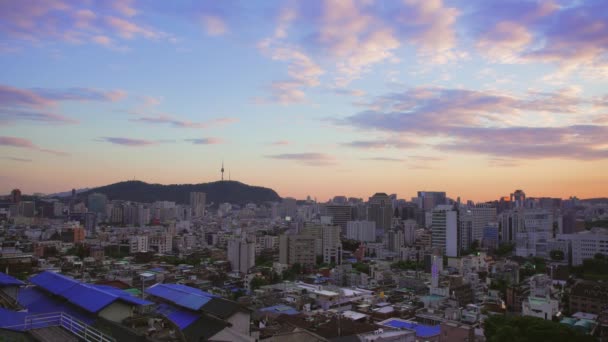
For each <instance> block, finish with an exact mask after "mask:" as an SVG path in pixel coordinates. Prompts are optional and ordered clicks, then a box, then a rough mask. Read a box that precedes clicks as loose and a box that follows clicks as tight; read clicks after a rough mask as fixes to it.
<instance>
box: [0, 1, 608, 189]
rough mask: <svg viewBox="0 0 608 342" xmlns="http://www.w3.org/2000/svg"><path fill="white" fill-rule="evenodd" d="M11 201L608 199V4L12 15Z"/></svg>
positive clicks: (7, 104) (166, 7)
mask: <svg viewBox="0 0 608 342" xmlns="http://www.w3.org/2000/svg"><path fill="white" fill-rule="evenodd" d="M0 6H1V7H0V18H1V21H2V25H0V35H1V36H2V43H1V44H0V63H1V65H2V66H3V68H2V70H3V71H2V73H0V161H1V165H2V174H1V175H0V193H3V194H7V193H9V192H10V191H11V190H12V189H13V188H15V187H18V188H20V189H21V190H22V191H23V192H24V193H34V192H43V193H53V192H59V191H66V190H70V189H72V188H83V187H95V186H101V185H105V184H110V183H114V182H118V181H124V180H130V179H138V180H142V181H146V182H150V183H162V184H174V183H205V182H210V181H216V180H218V179H219V177H220V174H219V169H220V167H221V163H222V160H223V161H224V163H225V167H226V174H228V173H230V175H231V179H233V180H238V181H241V182H243V183H247V184H253V185H259V186H265V187H270V188H273V189H275V190H276V191H277V192H278V193H279V194H280V195H281V196H283V197H286V196H292V197H296V198H305V197H306V196H307V195H310V196H312V197H317V198H319V199H323V200H326V199H328V198H330V197H332V196H334V195H346V196H355V197H361V198H367V197H368V196H371V195H372V194H373V193H375V192H377V191H385V192H387V193H398V194H399V195H400V196H402V197H404V198H409V197H411V196H414V195H415V193H416V191H418V190H441V191H446V192H447V193H448V195H449V196H451V197H454V198H455V197H457V196H460V197H462V198H464V199H471V200H475V201H486V200H494V199H496V198H498V197H500V196H505V195H508V194H509V193H510V192H512V191H513V189H518V188H524V189H526V191H527V192H528V193H529V194H531V195H534V196H552V197H561V198H567V197H569V196H572V195H576V196H578V197H579V198H591V197H600V196H602V195H605V194H606V190H608V177H606V176H605V170H606V168H607V167H608V158H607V157H608V149H607V147H608V126H607V125H606V124H607V122H608V121H607V120H608V117H607V116H606V113H607V108H608V97H607V90H606V89H608V87H606V85H607V84H606V80H607V77H608V62H607V60H606V52H607V49H608V44H607V42H606V37H607V36H608V25H606V20H607V14H606V13H608V7H607V3H606V2H605V1H515V2H501V1H440V0H434V1H422V0H418V1H415V0H408V1H377V2H374V1H346V0H345V1H286V2H280V1H263V2H251V1H221V2H185V1H171V2H165V1H150V2H137V1H93V2H71V1H52V2H46V1H3V2H2V3H1V4H0Z"/></svg>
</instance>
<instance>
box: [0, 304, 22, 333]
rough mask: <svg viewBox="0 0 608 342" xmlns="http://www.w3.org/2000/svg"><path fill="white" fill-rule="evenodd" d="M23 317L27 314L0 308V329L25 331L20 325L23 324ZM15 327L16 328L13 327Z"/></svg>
mask: <svg viewBox="0 0 608 342" xmlns="http://www.w3.org/2000/svg"><path fill="white" fill-rule="evenodd" d="M25 316H27V312H17V311H12V310H7V309H4V308H0V328H3V329H8V330H16V331H23V330H25V326H22V324H24V323H25ZM15 325H18V326H17V327H14V326H15Z"/></svg>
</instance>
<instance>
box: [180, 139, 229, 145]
mask: <svg viewBox="0 0 608 342" xmlns="http://www.w3.org/2000/svg"><path fill="white" fill-rule="evenodd" d="M184 141H188V142H191V143H193V144H195V145H217V144H221V143H222V142H223V140H222V139H220V138H200V139H185V140H184Z"/></svg>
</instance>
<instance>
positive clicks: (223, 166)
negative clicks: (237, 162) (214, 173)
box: [222, 159, 224, 181]
mask: <svg viewBox="0 0 608 342" xmlns="http://www.w3.org/2000/svg"><path fill="white" fill-rule="evenodd" d="M222 181H224V159H222Z"/></svg>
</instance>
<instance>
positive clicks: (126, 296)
mask: <svg viewBox="0 0 608 342" xmlns="http://www.w3.org/2000/svg"><path fill="white" fill-rule="evenodd" d="M91 286H93V287H95V288H97V289H99V290H102V291H104V292H108V293H110V294H113V295H114V296H117V297H119V298H120V299H122V300H123V301H125V302H127V303H131V304H135V305H151V304H154V303H153V302H150V301H147V300H144V299H141V298H138V297H135V296H133V295H132V294H130V293H129V292H127V291H124V290H121V289H117V288H115V287H112V286H108V285H91Z"/></svg>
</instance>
